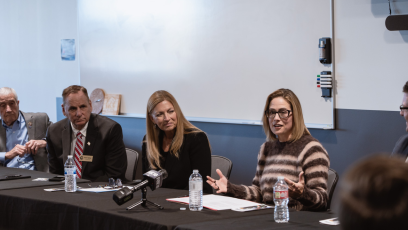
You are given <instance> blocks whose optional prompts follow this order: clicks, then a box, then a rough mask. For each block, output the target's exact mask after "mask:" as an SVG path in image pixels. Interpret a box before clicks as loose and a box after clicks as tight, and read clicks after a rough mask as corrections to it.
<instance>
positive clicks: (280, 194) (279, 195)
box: [275, 191, 289, 199]
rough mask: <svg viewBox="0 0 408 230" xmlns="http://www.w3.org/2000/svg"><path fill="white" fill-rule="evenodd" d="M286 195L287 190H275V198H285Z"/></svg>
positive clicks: (287, 195) (287, 194)
mask: <svg viewBox="0 0 408 230" xmlns="http://www.w3.org/2000/svg"><path fill="white" fill-rule="evenodd" d="M288 197H289V193H288V191H275V199H287V198H288Z"/></svg>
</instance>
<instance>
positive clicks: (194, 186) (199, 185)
mask: <svg viewBox="0 0 408 230" xmlns="http://www.w3.org/2000/svg"><path fill="white" fill-rule="evenodd" d="M189 187H190V188H189V189H190V190H203V183H200V182H199V183H197V182H193V181H190V184H189Z"/></svg>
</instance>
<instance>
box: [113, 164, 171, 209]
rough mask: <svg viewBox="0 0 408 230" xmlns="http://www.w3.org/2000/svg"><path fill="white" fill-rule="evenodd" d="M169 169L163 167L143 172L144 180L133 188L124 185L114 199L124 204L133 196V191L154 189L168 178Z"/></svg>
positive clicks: (119, 203) (114, 195)
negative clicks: (158, 169)
mask: <svg viewBox="0 0 408 230" xmlns="http://www.w3.org/2000/svg"><path fill="white" fill-rule="evenodd" d="M167 175H168V174H167V171H166V170H165V169H162V170H160V171H156V170H150V171H148V172H147V173H145V174H143V179H144V181H142V182H140V183H139V184H137V185H135V186H134V187H133V188H128V187H124V188H122V189H120V190H118V191H116V192H115V193H114V194H113V200H114V201H115V202H116V203H117V204H118V205H122V204H124V203H126V202H128V201H129V200H131V199H132V198H133V193H135V192H136V191H138V190H140V189H143V188H146V187H147V186H149V187H150V189H151V190H152V191H154V190H155V189H156V188H160V187H161V186H162V183H163V180H164V179H166V178H167Z"/></svg>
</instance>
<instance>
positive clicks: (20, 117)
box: [1, 111, 25, 129]
mask: <svg viewBox="0 0 408 230" xmlns="http://www.w3.org/2000/svg"><path fill="white" fill-rule="evenodd" d="M15 123H17V125H18V127H19V129H21V125H22V124H23V123H25V121H24V118H23V115H21V112H20V111H18V118H17V120H16V121H15V122H14V123H13V125H12V126H10V127H9V126H7V125H6V123H4V120H3V119H1V124H2V125H3V127H4V128H6V129H11V128H13V126H14V124H15Z"/></svg>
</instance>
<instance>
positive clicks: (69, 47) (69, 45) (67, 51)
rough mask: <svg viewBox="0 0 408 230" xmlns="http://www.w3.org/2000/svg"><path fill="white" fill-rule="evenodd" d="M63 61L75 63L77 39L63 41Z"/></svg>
mask: <svg viewBox="0 0 408 230" xmlns="http://www.w3.org/2000/svg"><path fill="white" fill-rule="evenodd" d="M61 60H62V61H75V39H61Z"/></svg>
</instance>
